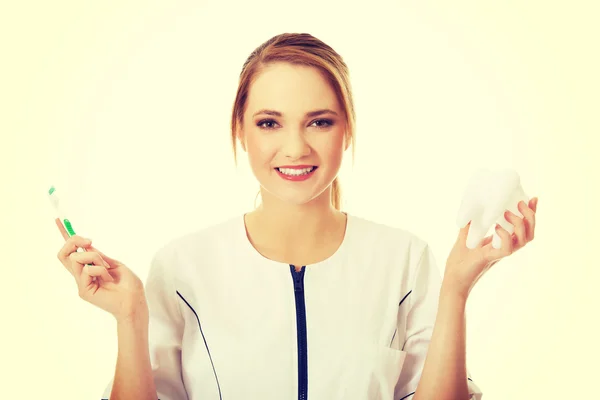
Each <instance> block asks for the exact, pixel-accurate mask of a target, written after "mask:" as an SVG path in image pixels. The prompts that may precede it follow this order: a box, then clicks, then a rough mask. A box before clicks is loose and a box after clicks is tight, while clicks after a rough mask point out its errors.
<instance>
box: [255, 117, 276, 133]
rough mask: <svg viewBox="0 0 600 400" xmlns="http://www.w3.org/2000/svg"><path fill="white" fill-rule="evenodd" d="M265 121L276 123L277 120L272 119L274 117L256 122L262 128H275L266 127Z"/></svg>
mask: <svg viewBox="0 0 600 400" xmlns="http://www.w3.org/2000/svg"><path fill="white" fill-rule="evenodd" d="M265 123H269V124H271V123H275V124H276V123H277V122H275V121H274V120H272V119H263V120H261V121H259V122H258V123H257V124H256V126H258V127H259V128H262V129H267V130H271V129H274V128H271V127H266V126H263V124H265Z"/></svg>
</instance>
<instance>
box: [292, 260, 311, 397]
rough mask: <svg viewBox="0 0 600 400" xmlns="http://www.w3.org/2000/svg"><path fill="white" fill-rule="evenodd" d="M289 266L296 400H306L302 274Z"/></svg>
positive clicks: (304, 314)
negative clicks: (295, 343) (293, 305)
mask: <svg viewBox="0 0 600 400" xmlns="http://www.w3.org/2000/svg"><path fill="white" fill-rule="evenodd" d="M305 268H306V266H302V268H301V269H300V271H296V267H294V266H293V265H291V264H290V271H291V272H292V278H293V280H294V296H295V298H296V326H297V337H298V400H307V399H308V393H307V390H308V354H307V348H306V347H307V346H306V304H305V302H304V272H305Z"/></svg>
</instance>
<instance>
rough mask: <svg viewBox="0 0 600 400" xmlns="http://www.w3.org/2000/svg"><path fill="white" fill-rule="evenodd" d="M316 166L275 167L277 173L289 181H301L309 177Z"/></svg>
mask: <svg viewBox="0 0 600 400" xmlns="http://www.w3.org/2000/svg"><path fill="white" fill-rule="evenodd" d="M317 168H318V167H316V166H312V167H308V168H275V171H277V174H278V175H279V176H280V177H282V178H283V179H287V180H291V181H303V180H306V179H308V178H310V177H311V176H312V175H313V174H314V172H315V171H316V170H317Z"/></svg>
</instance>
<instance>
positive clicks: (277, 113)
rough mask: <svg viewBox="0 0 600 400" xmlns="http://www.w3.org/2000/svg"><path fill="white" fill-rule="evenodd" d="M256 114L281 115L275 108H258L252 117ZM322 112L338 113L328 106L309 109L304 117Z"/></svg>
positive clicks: (314, 115)
mask: <svg viewBox="0 0 600 400" xmlns="http://www.w3.org/2000/svg"><path fill="white" fill-rule="evenodd" d="M258 114H267V115H274V116H276V117H281V115H282V114H281V113H280V112H279V111H275V110H267V109H264V110H259V111H257V112H255V113H254V115H253V117H255V116H257V115H258ZM323 114H333V115H338V113H336V112H335V111H333V110H330V109H328V108H324V109H322V110H315V111H309V112H307V113H306V115H305V116H306V117H316V116H317V115H323Z"/></svg>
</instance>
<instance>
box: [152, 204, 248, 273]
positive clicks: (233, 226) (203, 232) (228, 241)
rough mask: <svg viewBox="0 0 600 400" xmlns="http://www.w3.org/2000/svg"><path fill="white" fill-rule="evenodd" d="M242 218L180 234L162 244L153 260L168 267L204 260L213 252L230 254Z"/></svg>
mask: <svg viewBox="0 0 600 400" xmlns="http://www.w3.org/2000/svg"><path fill="white" fill-rule="evenodd" d="M241 221H242V216H241V215H240V216H235V217H230V218H227V219H226V220H223V221H220V222H218V223H214V224H211V225H208V226H206V227H203V228H200V229H197V230H194V231H191V232H187V233H184V234H180V235H178V236H175V237H174V238H172V239H171V240H169V241H168V242H166V243H164V244H163V245H162V246H161V247H159V249H158V250H157V251H156V252H155V253H154V257H153V258H154V260H155V261H159V262H160V263H166V264H170V265H173V266H174V265H177V264H181V263H182V262H183V263H184V264H185V262H186V261H189V260H191V259H198V257H202V258H206V257H207V256H208V255H211V254H214V253H215V252H219V251H221V250H222V251H225V252H227V253H229V252H231V246H232V245H233V243H232V242H233V240H232V239H233V238H235V237H237V235H238V234H239V233H240V232H238V231H239V230H241V229H243V225H242V222H241Z"/></svg>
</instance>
